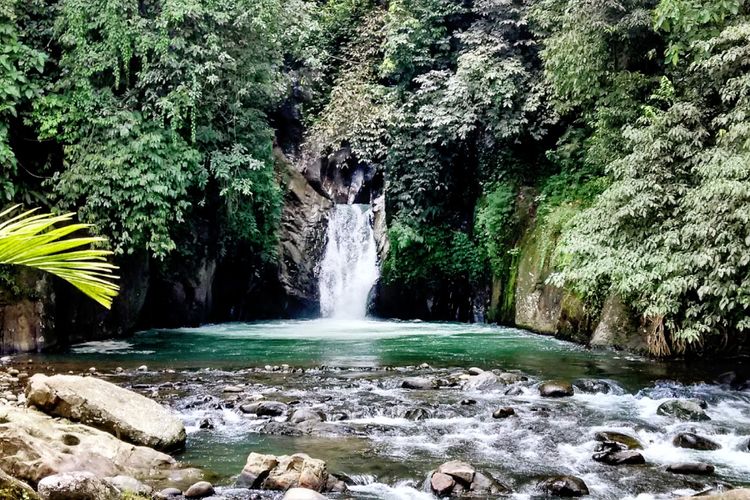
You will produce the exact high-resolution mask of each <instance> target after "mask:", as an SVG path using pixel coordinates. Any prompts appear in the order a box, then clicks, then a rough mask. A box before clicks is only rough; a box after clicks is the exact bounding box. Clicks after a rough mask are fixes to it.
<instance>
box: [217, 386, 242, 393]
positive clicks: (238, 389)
mask: <svg viewBox="0 0 750 500" xmlns="http://www.w3.org/2000/svg"><path fill="white" fill-rule="evenodd" d="M242 391H244V389H243V388H242V387H240V386H238V385H227V386H224V388H223V389H222V390H221V392H224V393H229V394H236V393H240V392H242Z"/></svg>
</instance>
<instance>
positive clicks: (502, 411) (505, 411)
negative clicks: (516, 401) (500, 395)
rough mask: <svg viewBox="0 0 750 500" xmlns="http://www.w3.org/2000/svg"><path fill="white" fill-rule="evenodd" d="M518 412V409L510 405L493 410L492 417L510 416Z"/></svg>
mask: <svg viewBox="0 0 750 500" xmlns="http://www.w3.org/2000/svg"><path fill="white" fill-rule="evenodd" d="M515 414H516V410H514V409H513V408H511V407H510V406H506V407H505V408H498V409H497V410H495V411H493V412H492V418H508V417H511V416H513V415H515Z"/></svg>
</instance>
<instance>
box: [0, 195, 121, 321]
mask: <svg viewBox="0 0 750 500" xmlns="http://www.w3.org/2000/svg"><path fill="white" fill-rule="evenodd" d="M18 208H19V206H18V205H16V206H14V207H11V208H9V209H7V210H3V211H1V212H0V264H11V265H18V266H28V267H33V268H36V269H40V270H42V271H46V272H48V273H51V274H54V275H55V276H59V277H60V278H62V279H64V280H65V281H67V282H68V283H70V284H72V285H73V286H75V287H76V288H78V289H79V290H80V291H82V292H83V293H85V294H86V295H88V296H89V297H91V298H92V299H94V300H95V301H96V302H98V303H99V304H101V305H102V306H104V307H106V308H107V309H109V308H110V307H112V299H113V298H114V297H116V296H117V293H118V291H119V289H120V288H119V287H118V286H117V285H116V284H115V283H114V282H115V280H117V279H118V277H117V276H115V275H114V274H113V271H114V270H116V269H117V267H116V266H114V265H112V264H110V263H108V262H107V259H106V258H107V257H108V256H109V255H111V254H112V252H108V251H106V250H97V249H93V248H88V247H89V245H91V244H92V243H97V242H101V241H104V238H97V237H93V236H84V237H75V238H67V236H69V235H71V234H73V233H76V232H78V231H81V230H83V229H87V228H89V227H91V226H90V225H89V224H80V223H79V224H67V223H68V222H69V221H70V220H72V219H73V216H74V215H75V214H72V213H69V214H62V215H54V214H44V213H42V214H39V213H36V212H37V210H29V211H26V212H21V213H19V214H17V215H13V216H12V215H11V214H13V213H14V212H15V211H16V210H18ZM61 223H66V225H64V226H60V227H55V225H56V224H61ZM82 247H87V248H82Z"/></svg>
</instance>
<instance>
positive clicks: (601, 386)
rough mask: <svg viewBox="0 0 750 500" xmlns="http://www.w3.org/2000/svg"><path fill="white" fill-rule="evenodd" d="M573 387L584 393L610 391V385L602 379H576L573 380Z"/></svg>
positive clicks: (607, 392) (604, 392) (606, 392)
mask: <svg viewBox="0 0 750 500" xmlns="http://www.w3.org/2000/svg"><path fill="white" fill-rule="evenodd" d="M573 387H575V388H576V389H578V390H579V391H581V392H585V393H586V394H599V393H601V394H609V393H610V392H612V386H611V385H610V384H609V383H608V382H605V381H604V380H596V379H589V378H586V379H578V380H576V381H575V382H573Z"/></svg>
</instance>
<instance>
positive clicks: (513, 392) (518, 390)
mask: <svg viewBox="0 0 750 500" xmlns="http://www.w3.org/2000/svg"><path fill="white" fill-rule="evenodd" d="M521 394H523V387H518V386H516V387H510V388H509V389H508V390H507V391H505V395H506V396H520V395H521Z"/></svg>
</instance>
